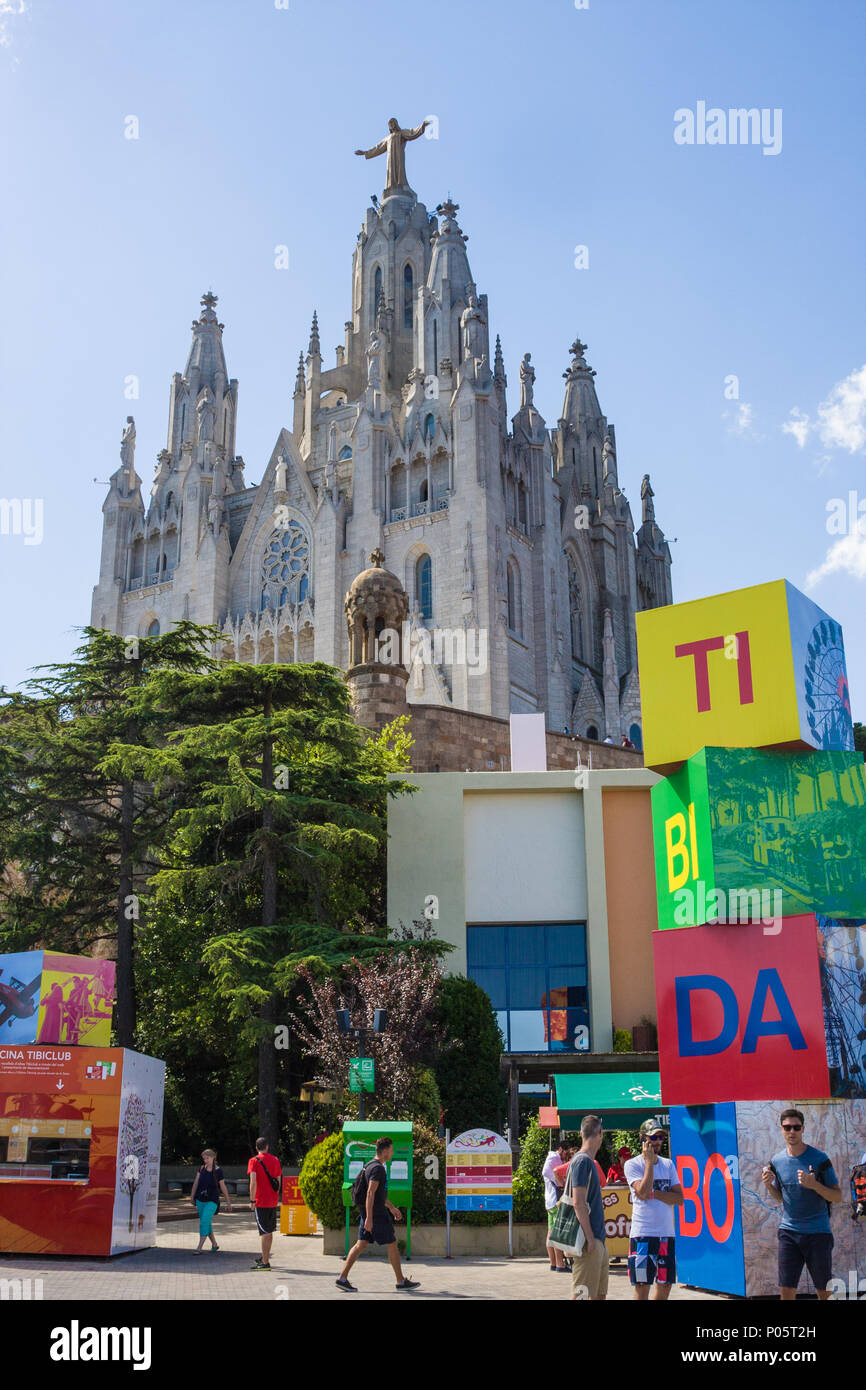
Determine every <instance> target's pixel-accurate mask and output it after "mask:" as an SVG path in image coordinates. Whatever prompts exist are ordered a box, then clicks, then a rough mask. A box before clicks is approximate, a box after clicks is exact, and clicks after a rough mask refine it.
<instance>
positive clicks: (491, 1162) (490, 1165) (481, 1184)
mask: <svg viewBox="0 0 866 1390" xmlns="http://www.w3.org/2000/svg"><path fill="white" fill-rule="evenodd" d="M511 1182H512V1171H511V1145H510V1144H509V1143H508V1141H507V1139H503V1137H502V1135H501V1134H494V1133H493V1131H492V1130H490V1129H467V1130H464V1132H463V1133H462V1134H458V1135H457V1137H456V1139H452V1138H451V1137H450V1132H449V1134H448V1136H447V1137H446V1140H445V1256H446V1259H450V1258H451V1213H452V1211H507V1212H508V1255H509V1258H511V1257H512V1256H513V1255H514V1227H513V1222H514V1201H513V1197H512V1190H511Z"/></svg>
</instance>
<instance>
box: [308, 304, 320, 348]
mask: <svg viewBox="0 0 866 1390" xmlns="http://www.w3.org/2000/svg"><path fill="white" fill-rule="evenodd" d="M321 355H322V349H321V347H320V346H319V320H318V319H317V317H316V311H315V309H314V310H313V322H312V324H311V326H310V346H309V347H308V348H307V356H308V357H321Z"/></svg>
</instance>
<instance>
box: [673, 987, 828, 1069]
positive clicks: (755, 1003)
mask: <svg viewBox="0 0 866 1390" xmlns="http://www.w3.org/2000/svg"><path fill="white" fill-rule="evenodd" d="M674 989H675V995H676V1013H677V1047H678V1050H679V1054H680V1056H681V1057H715V1056H717V1055H718V1054H719V1053H720V1052H726V1051H727V1049H728V1048H729V1047H730V1046H731V1044H732V1043H733V1041H734V1039H735V1038H736V1036H737V1032H738V1030H739V1026H740V1009H739V1004H738V1003H737V996H736V994H735V993H734V991H733V988H732V987H731V985H729V984H728V981H727V980H723V979H722V978H721V976H719V975H680V976H678V977H677V979H676V981H675V985H674ZM699 990H708V991H710V992H712V993H713V994H715V995H716V997H717V998H718V1000H719V1001H720V1003H721V1005H722V1010H723V1018H722V1026H721V1028H720V1030H719V1032H718V1033H717V1035H716V1037H714V1038H703V1039H698V1038H696V1037H695V1035H694V1027H693V1023H692V995H693V994H695V993H696V992H697V991H699ZM768 997H771V998H772V1000H773V1003H774V1004H775V1006H776V1008H777V1010H778V1012H779V1017H778V1019H765V1018H764V1013H765V1011H766V1007H767V999H768ZM780 1035H781V1036H785V1037H787V1039H788V1042H789V1043H790V1044H791V1049H792V1051H794V1052H804V1051H805V1050H806V1039H805V1038H804V1037H803V1032H802V1029H801V1028H800V1025H799V1023H798V1022H797V1019H796V1017H795V1016H794V1010H793V1008H792V1005H791V1001H790V999H789V998H788V996H787V994H786V992H785V986H784V985H783V984H782V981H781V978H780V976H779V972H778V970H773V969H767V970H759V971H758V975H757V979H756V980H755V988H754V992H753V994H752V1002H751V1004H750V1006H749V1014H748V1018H747V1019H746V1027H745V1031H744V1033H743V1042H742V1046H741V1049H740V1051H741V1052H743V1053H744V1054H745V1053H749V1052H755V1051H757V1047H758V1040H759V1039H760V1038H769V1037H778V1036H780Z"/></svg>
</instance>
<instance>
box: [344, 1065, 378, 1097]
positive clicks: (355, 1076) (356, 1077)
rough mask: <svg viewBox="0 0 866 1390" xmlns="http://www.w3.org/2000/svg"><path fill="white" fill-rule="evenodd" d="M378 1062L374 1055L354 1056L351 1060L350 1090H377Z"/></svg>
mask: <svg viewBox="0 0 866 1390" xmlns="http://www.w3.org/2000/svg"><path fill="white" fill-rule="evenodd" d="M375 1089H376V1063H375V1061H374V1059H373V1058H372V1057H352V1058H350V1060H349V1090H350V1091H355V1092H360V1091H375Z"/></svg>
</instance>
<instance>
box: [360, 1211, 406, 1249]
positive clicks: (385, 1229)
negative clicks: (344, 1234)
mask: <svg viewBox="0 0 866 1390" xmlns="http://www.w3.org/2000/svg"><path fill="white" fill-rule="evenodd" d="M358 1239H359V1240H364V1241H366V1242H367V1244H368V1245H393V1243H394V1241H395V1240H396V1239H397V1232H396V1231H395V1230H394V1222H393V1221H392V1220H391V1217H390V1215H389V1214H388V1212H386V1213H385V1215H384V1216H376V1215H375V1214H374V1215H373V1229H372V1231H368V1230H367V1229H366V1228H365V1226H364V1218H363V1217H361V1224H360V1226H359V1227H358Z"/></svg>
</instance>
